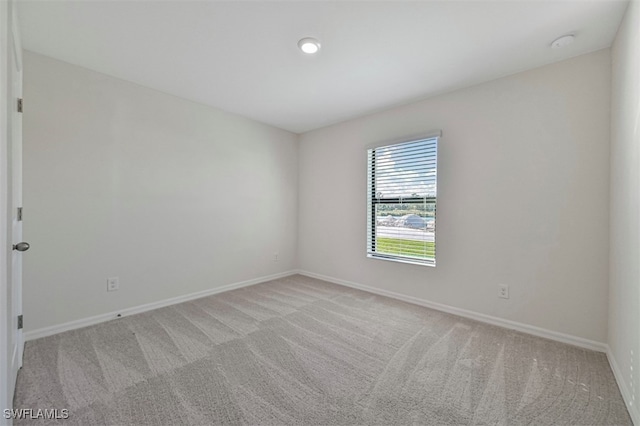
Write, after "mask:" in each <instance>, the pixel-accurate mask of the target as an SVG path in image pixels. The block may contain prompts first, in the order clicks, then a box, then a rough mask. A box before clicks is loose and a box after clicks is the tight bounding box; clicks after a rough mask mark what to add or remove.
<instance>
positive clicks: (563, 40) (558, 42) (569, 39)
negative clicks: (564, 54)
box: [551, 34, 576, 49]
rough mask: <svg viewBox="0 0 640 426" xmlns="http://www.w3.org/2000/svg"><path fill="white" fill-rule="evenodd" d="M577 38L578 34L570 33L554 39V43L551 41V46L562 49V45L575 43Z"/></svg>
mask: <svg viewBox="0 0 640 426" xmlns="http://www.w3.org/2000/svg"><path fill="white" fill-rule="evenodd" d="M575 38H576V36H574V35H573V34H569V35H565V36H562V37H560V38H557V39H555V40H554V41H553V43H551V48H552V49H560V48H561V47H565V46H568V45H570V44H571V43H573V41H574V40H575Z"/></svg>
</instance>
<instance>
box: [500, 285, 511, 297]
mask: <svg viewBox="0 0 640 426" xmlns="http://www.w3.org/2000/svg"><path fill="white" fill-rule="evenodd" d="M498 297H500V298H502V299H508V298H509V286H508V285H504V284H501V285H500V286H498Z"/></svg>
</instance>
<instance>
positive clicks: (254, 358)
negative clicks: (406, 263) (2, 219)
mask: <svg viewBox="0 0 640 426" xmlns="http://www.w3.org/2000/svg"><path fill="white" fill-rule="evenodd" d="M15 407H16V408H32V409H34V410H35V409H38V408H41V409H53V408H57V409H62V408H67V409H68V410H69V419H68V420H66V421H65V422H64V423H65V424H78V425H89V424H132V425H145V424H148V425H181V424H192V425H198V424H202V425H204V424H252V425H266V424H278V425H280V424H309V425H333V424H369V425H371V424H380V425H399V424H425V425H426V424H429V425H431V424H434V425H436V424H437V425H467V424H492V425H493V424H509V425H521V424H522V425H524V424H531V425H552V424H553V425H555V424H581V425H586V424H591V425H611V424H621V425H629V424H631V420H630V418H629V416H628V414H627V411H626V409H625V405H624V402H623V400H622V397H621V396H620V393H619V392H618V388H617V386H616V383H615V381H614V378H613V374H612V372H611V370H610V368H609V365H608V364H607V359H606V356H605V355H604V354H602V353H597V352H592V351H588V350H584V349H580V348H576V347H572V346H568V345H564V344H560V343H556V342H552V341H549V340H545V339H541V338H537V337H532V336H529V335H526V334H521V333H517V332H514V331H510V330H506V329H502V328H498V327H493V326H490V325H486V324H482V323H478V322H474V321H470V320H467V319H463V318H459V317H456V316H453V315H449V314H445V313H442V312H438V311H434V310H431V309H426V308H422V307H418V306H414V305H411V304H407V303H403V302H399V301H396V300H392V299H388V298H384V297H380V296H375V295H372V294H369V293H365V292H361V291H357V290H351V289H348V288H345V287H341V286H336V285H333V284H329V283H326V282H323V281H319V280H315V279H312V278H307V277H303V276H293V277H288V278H283V279H279V280H275V281H271V282H268V283H264V284H259V285H256V286H252V287H248V288H244V289H240V290H235V291H232V292H228V293H223V294H219V295H215V296H210V297H206V298H202V299H199V300H195V301H192V302H186V303H182V304H179V305H174V306H171V307H167V308H162V309H158V310H155V311H152V312H148V313H144V314H140V315H135V316H130V317H126V318H122V319H118V320H114V321H111V322H108V323H104V324H100V325H96V326H92V327H87V328H84V329H81V330H76V331H70V332H66V333H62V334H59V335H56V336H52V337H47V338H43V339H39V340H35V341H32V342H28V343H27V345H26V350H25V356H24V367H23V369H22V370H21V371H20V375H19V377H18V388H17V395H16V399H15ZM32 422H33V421H31V420H30V421H24V420H22V421H17V422H16V423H17V424H19V425H20V424H28V423H32Z"/></svg>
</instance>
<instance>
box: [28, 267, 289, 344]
mask: <svg viewBox="0 0 640 426" xmlns="http://www.w3.org/2000/svg"><path fill="white" fill-rule="evenodd" d="M296 273H297V271H286V272H281V273H279V274H273V275H267V276H264V277H259V278H254V279H252V280H247V281H241V282H237V283H233V284H228V285H225V286H222V287H216V288H211V289H208V290H203V291H198V292H196V293H190V294H185V295H183V296H178V297H172V298H171V299H165V300H160V301H158V302H152V303H147V304H144V305H139V306H133V307H131V308H126V309H122V310H120V311H115V312H108V313H106V314H101V315H96V316H93V317H88V318H82V319H79V320H75V321H69V322H65V323H63V324H57V325H52V326H50V327H43V328H39V329H36V330H31V331H27V332H26V333H24V340H25V341H29V340H34V339H39V338H41V337H46V336H51V335H53V334H58V333H62V332H64V331H69V330H75V329H77V328H82V327H87V326H90V325H94V324H98V323H101V322H105V321H110V320H112V319H116V318H122V317H126V316H129V315H134V314H139V313H141V312H146V311H150V310H152V309H158V308H162V307H165V306H169V305H175V304H177V303H182V302H187V301H189V300H194V299H199V298H201V297H205V296H211V295H213V294H218V293H224V292H225V291H230V290H235V289H238V288H242V287H248V286H251V285H255V284H260V283H263V282H266V281H271V280H275V279H278V278H283V277H288V276H290V275H294V274H296Z"/></svg>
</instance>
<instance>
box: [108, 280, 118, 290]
mask: <svg viewBox="0 0 640 426" xmlns="http://www.w3.org/2000/svg"><path fill="white" fill-rule="evenodd" d="M119 288H120V281H118V277H110V278H107V291H116V290H118V289H119Z"/></svg>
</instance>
